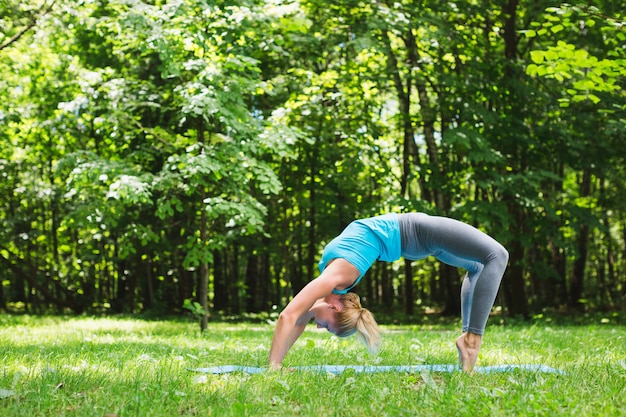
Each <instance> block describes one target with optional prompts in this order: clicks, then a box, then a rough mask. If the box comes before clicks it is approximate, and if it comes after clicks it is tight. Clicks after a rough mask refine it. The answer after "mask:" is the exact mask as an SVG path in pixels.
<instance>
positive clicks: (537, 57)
mask: <svg viewBox="0 0 626 417" xmlns="http://www.w3.org/2000/svg"><path fill="white" fill-rule="evenodd" d="M544 58H545V52H544V51H530V59H532V60H533V62H534V63H535V64H541V63H542V62H543V60H544Z"/></svg>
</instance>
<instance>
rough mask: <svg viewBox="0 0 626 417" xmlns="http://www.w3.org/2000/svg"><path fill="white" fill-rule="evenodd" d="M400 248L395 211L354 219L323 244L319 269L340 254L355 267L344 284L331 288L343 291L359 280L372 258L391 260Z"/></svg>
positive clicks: (398, 253) (321, 269)
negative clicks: (352, 278) (348, 282)
mask: <svg viewBox="0 0 626 417" xmlns="http://www.w3.org/2000/svg"><path fill="white" fill-rule="evenodd" d="M401 252H402V247H401V241H400V224H399V222H398V216H397V215H396V214H393V213H392V214H384V215H382V216H376V217H370V218H367V219H360V220H355V221H353V222H352V223H350V224H349V225H348V227H346V228H345V229H344V231H343V232H341V234H340V235H339V236H337V237H336V238H334V239H333V240H331V241H330V242H329V243H328V245H326V247H325V248H324V251H323V252H322V259H321V260H320V262H319V270H320V273H321V272H324V269H326V266H327V265H328V263H329V262H330V261H332V260H333V259H337V258H342V259H345V260H347V261H348V262H350V263H351V264H352V265H354V266H355V267H356V268H357V269H358V270H359V273H360V275H359V277H358V278H357V280H356V281H355V282H354V283H353V284H352V285H351V286H349V287H348V288H346V289H343V290H337V289H335V290H333V292H334V293H335V294H345V293H347V292H348V291H349V290H351V289H352V288H354V286H355V285H356V284H358V283H359V281H361V278H363V275H365V273H366V272H367V271H368V270H369V268H370V267H371V266H372V264H373V263H374V261H376V260H380V261H385V262H393V261H396V260H398V259H400V255H401Z"/></svg>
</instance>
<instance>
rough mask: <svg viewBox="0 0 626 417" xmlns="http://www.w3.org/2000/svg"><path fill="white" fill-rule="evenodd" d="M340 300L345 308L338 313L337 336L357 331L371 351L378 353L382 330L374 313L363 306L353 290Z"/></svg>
mask: <svg viewBox="0 0 626 417" xmlns="http://www.w3.org/2000/svg"><path fill="white" fill-rule="evenodd" d="M340 300H341V303H342V305H343V308H342V309H341V311H339V312H338V313H337V326H338V328H339V331H338V333H337V336H340V337H346V336H350V335H351V334H354V333H355V332H356V336H357V338H358V339H360V340H361V341H362V342H363V343H364V344H365V346H367V349H368V350H369V351H370V353H372V354H376V353H378V350H379V348H380V331H379V330H378V325H377V324H376V320H375V319H374V315H373V314H372V313H371V312H370V311H369V310H368V309H366V308H363V307H361V300H360V298H359V296H358V295H357V294H355V293H353V292H350V293H347V294H345V295H342V296H341V297H340Z"/></svg>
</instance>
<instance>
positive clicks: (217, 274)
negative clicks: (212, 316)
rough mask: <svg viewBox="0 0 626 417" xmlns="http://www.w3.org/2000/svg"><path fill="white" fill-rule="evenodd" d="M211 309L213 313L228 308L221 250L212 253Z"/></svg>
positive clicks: (222, 252)
mask: <svg viewBox="0 0 626 417" xmlns="http://www.w3.org/2000/svg"><path fill="white" fill-rule="evenodd" d="M213 308H214V309H215V311H225V310H226V308H228V291H227V289H226V271H225V267H224V251H223V250H217V251H215V252H213Z"/></svg>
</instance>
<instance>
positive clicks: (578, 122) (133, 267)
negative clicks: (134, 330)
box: [0, 0, 626, 326]
mask: <svg viewBox="0 0 626 417" xmlns="http://www.w3.org/2000/svg"><path fill="white" fill-rule="evenodd" d="M624 10H626V4H625V3H624V1H615V0H610V1H609V0H602V1H588V2H586V3H585V4H584V5H577V4H565V3H561V2H558V1H545V0H533V1H525V0H498V1H485V0H469V1H463V2H441V1H429V0H421V1H407V0H401V1H397V2H392V1H385V0H380V1H365V0H361V1H356V0H338V1H334V2H326V1H324V2H322V1H318V0H301V1H291V0H249V1H210V0H206V1H201V0H172V1H159V0H154V1H138V0H108V1H107V0H80V1H79V0H67V1H59V0H34V1H30V2H22V1H18V0H0V73H1V74H2V76H1V77H0V141H1V143H2V146H1V147H0V167H1V170H0V176H1V177H2V181H1V182H0V196H1V197H0V222H1V227H0V265H1V269H0V270H1V271H2V272H1V274H0V282H1V285H0V310H1V311H9V312H10V311H18V312H19V311H27V312H32V313H49V312H54V313H58V312H61V313H68V312H74V313H105V314H116V313H139V312H141V313H147V314H151V315H154V316H157V317H158V316H165V315H171V314H180V313H182V312H185V311H186V310H192V311H195V313H198V314H199V315H200V316H202V317H203V320H202V322H203V326H205V325H206V320H207V316H208V315H222V314H227V315H241V314H245V313H268V312H272V311H274V312H276V311H277V310H280V308H281V307H282V306H283V305H284V304H285V303H286V302H287V301H288V299H289V298H290V297H291V296H293V294H295V293H296V292H297V291H299V290H300V289H301V288H302V287H303V285H305V283H307V282H308V281H310V280H311V279H313V278H315V276H316V274H317V261H318V260H319V255H320V251H321V249H322V248H323V246H324V244H325V243H326V242H328V241H329V240H330V239H332V238H333V237H334V236H336V235H337V234H338V233H339V232H340V231H341V230H342V228H343V227H345V226H346V225H347V224H348V223H349V222H350V221H352V220H353V219H355V218H361V217H367V216H373V215H376V214H381V213H388V212H408V211H423V212H426V213H430V214H437V215H445V216H450V217H453V218H456V219H459V220H462V221H465V222H467V223H470V224H472V225H475V226H476V227H479V228H480V229H481V230H484V231H485V232H487V233H488V234H490V235H492V236H493V237H494V238H496V239H497V240H498V241H500V242H501V243H502V244H503V245H504V246H505V247H507V249H508V250H509V252H510V264H509V267H508V270H507V272H506V275H505V277H504V280H503V284H502V288H501V291H500V295H499V300H498V307H499V308H500V311H501V313H502V314H508V315H511V316H525V317H528V316H529V315H531V314H535V313H543V312H551V311H552V312H554V311H562V310H568V311H572V310H581V311H591V310H604V311H615V310H621V309H623V308H624V303H623V300H624V298H625V296H626V275H625V274H623V273H621V271H623V270H624V269H625V268H626V246H625V241H626V193H625V191H626V159H625V158H626V140H625V139H626V138H625V136H626V94H625V92H624V91H625V90H624V87H625V80H626V77H625V76H626V31H625V25H626V21H625V19H626V17H625V16H624ZM461 273H462V271H457V270H455V269H453V268H450V267H446V266H445V265H443V264H440V263H438V262H437V261H436V260H434V259H428V260H426V261H420V262H409V261H404V260H401V261H398V262H395V263H392V264H387V263H377V264H375V265H374V266H373V267H372V269H371V270H370V272H369V273H368V274H367V276H366V278H365V279H364V281H363V282H362V283H361V284H360V286H359V287H360V288H359V292H360V294H361V295H362V296H363V297H364V303H365V304H366V305H367V306H368V307H370V308H371V309H372V310H374V311H377V312H380V313H381V314H385V313H394V312H402V313H403V314H406V315H408V316H407V317H412V316H415V315H417V314H419V313H421V312H425V311H435V312H440V313H444V314H458V311H459V287H460V277H461ZM185 307H186V309H185ZM205 312H206V313H207V314H205Z"/></svg>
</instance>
